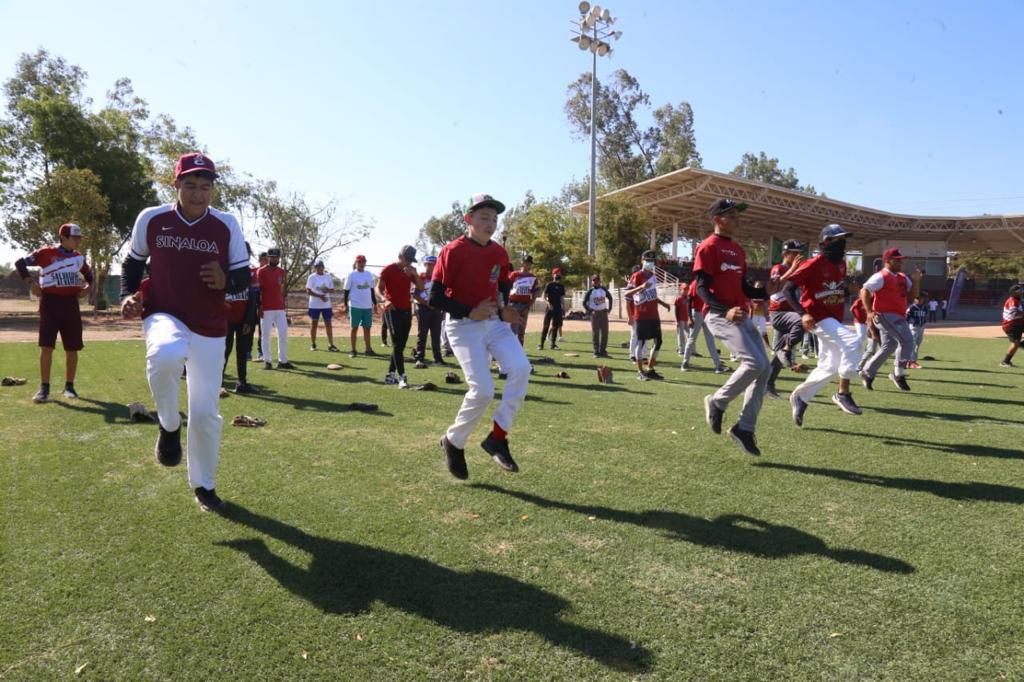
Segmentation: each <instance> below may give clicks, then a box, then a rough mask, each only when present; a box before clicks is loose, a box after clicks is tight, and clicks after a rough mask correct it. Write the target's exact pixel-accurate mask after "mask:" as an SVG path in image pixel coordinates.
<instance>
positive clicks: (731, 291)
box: [693, 234, 747, 312]
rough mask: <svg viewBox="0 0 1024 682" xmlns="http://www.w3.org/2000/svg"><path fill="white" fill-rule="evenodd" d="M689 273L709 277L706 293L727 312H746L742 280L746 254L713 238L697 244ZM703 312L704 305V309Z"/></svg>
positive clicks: (724, 240)
mask: <svg viewBox="0 0 1024 682" xmlns="http://www.w3.org/2000/svg"><path fill="white" fill-rule="evenodd" d="M693 271H694V272H704V273H706V274H707V275H709V276H710V277H711V286H709V287H708V289H709V290H710V291H711V293H712V294H714V295H715V298H717V299H718V300H719V302H721V304H722V305H724V306H726V307H727V308H733V307H739V308H743V309H746V308H747V296H746V294H744V293H743V278H744V277H746V275H747V254H746V252H745V251H744V250H743V247H742V246H740V245H739V244H737V243H736V242H734V241H733V240H731V239H729V238H728V237H722V236H721V235H717V234H713V235H711V236H710V237H708V238H707V239H705V240H704V241H702V242H701V243H700V246H698V247H697V252H696V254H695V255H694V258H693ZM703 310H704V312H707V305H706V304H705V305H704V309H703Z"/></svg>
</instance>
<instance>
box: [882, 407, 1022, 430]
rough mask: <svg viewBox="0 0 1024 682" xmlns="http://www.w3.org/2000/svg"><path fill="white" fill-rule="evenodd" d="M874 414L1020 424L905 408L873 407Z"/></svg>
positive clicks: (976, 416)
mask: <svg viewBox="0 0 1024 682" xmlns="http://www.w3.org/2000/svg"><path fill="white" fill-rule="evenodd" d="M871 409H872V410H873V411H875V412H881V413H882V414H892V415H896V416H897V417H917V418H918V419H937V420H939V421H944V422H945V421H949V422H965V423H980V424H984V423H986V422H988V423H996V424H1013V425H1015V426H1016V425H1018V424H1020V422H1019V421H1017V420H1014V419H1000V418H999V417H987V416H985V415H981V414H960V413H959V412H936V411H935V410H908V409H907V408H905V407H873V408H871Z"/></svg>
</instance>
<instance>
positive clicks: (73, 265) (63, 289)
mask: <svg viewBox="0 0 1024 682" xmlns="http://www.w3.org/2000/svg"><path fill="white" fill-rule="evenodd" d="M25 265H33V266H36V267H38V268H39V288H40V289H42V290H43V293H44V294H53V295H56V296H78V294H79V293H81V291H82V289H83V288H84V287H83V283H84V282H86V281H89V280H91V279H92V272H91V271H90V270H89V266H88V265H87V264H86V262H85V256H83V255H82V254H80V253H78V252H77V251H68V250H66V249H64V247H62V246H44V247H43V248H41V249H37V250H36V251H33V252H32V253H30V254H29V255H27V256H25Z"/></svg>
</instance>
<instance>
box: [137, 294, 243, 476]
mask: <svg viewBox="0 0 1024 682" xmlns="http://www.w3.org/2000/svg"><path fill="white" fill-rule="evenodd" d="M142 328H143V331H144V332H145V336H146V374H147V376H148V378H149V389H150V391H152V393H153V401H154V402H155V403H156V411H157V415H158V416H159V419H160V425H161V426H162V427H164V429H165V430H167V431H175V430H177V429H178V428H180V427H181V415H180V413H179V412H178V387H179V385H180V383H181V367H182V365H184V366H185V369H186V370H187V376H186V379H185V383H186V386H187V390H188V430H187V433H186V436H187V438H188V439H187V442H186V452H187V461H188V482H189V485H190V486H191V487H193V488H199V487H203V488H208V489H212V488H214V487H215V485H214V476H215V475H216V473H217V462H218V460H219V459H220V433H221V424H222V422H223V420H222V419H221V416H220V410H219V403H220V398H219V392H220V385H221V370H222V368H223V365H224V337H223V336H217V337H211V336H202V335H200V334H196V333H195V332H193V331H191V330H190V329H189V328H188V327H186V326H185V323H184V322H182V321H181V320H179V319H178V318H176V317H174V316H173V315H168V314H166V313H154V314H152V315H150V316H149V317H147V318H146V319H145V321H144V322H143V325H142Z"/></svg>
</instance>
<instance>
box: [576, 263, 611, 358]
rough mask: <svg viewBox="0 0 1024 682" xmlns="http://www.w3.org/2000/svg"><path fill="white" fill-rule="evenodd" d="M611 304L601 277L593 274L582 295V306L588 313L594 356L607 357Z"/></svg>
mask: <svg viewBox="0 0 1024 682" xmlns="http://www.w3.org/2000/svg"><path fill="white" fill-rule="evenodd" d="M611 304H612V295H611V293H609V291H608V288H607V287H605V286H603V285H602V284H601V278H600V277H598V276H597V275H594V276H593V277H591V278H590V288H589V289H587V293H586V295H585V296H584V297H583V308H584V310H586V311H587V312H588V313H590V335H591V338H592V340H593V342H594V357H595V358H606V357H608V310H609V309H610V308H611Z"/></svg>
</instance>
